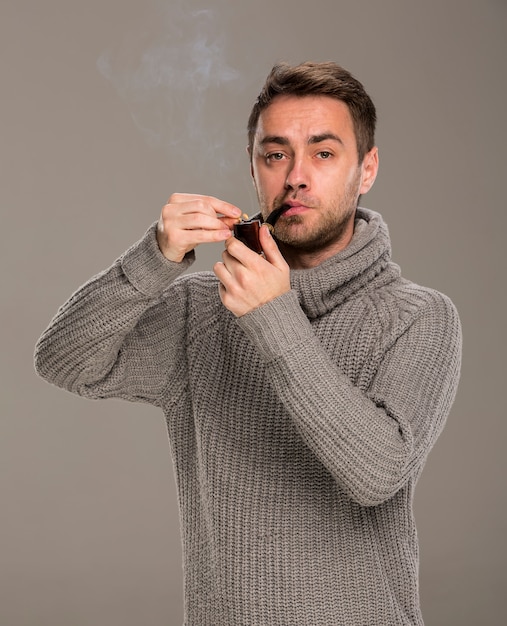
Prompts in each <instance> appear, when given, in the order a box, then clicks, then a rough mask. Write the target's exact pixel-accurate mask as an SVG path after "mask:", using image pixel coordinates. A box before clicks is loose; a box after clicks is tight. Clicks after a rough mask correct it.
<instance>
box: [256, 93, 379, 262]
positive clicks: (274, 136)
mask: <svg viewBox="0 0 507 626" xmlns="http://www.w3.org/2000/svg"><path fill="white" fill-rule="evenodd" d="M377 167H378V156H377V149H376V148H373V149H372V150H371V151H370V152H369V153H368V154H367V155H366V156H365V158H364V160H363V163H362V164H361V165H358V152H357V144H356V137H355V134H354V127H353V122H352V117H351V115H350V112H349V109H348V107H347V105H346V104H344V103H343V102H341V101H339V100H337V99H335V98H331V97H328V96H303V97H298V96H277V97H276V98H275V99H274V100H273V102H272V103H271V104H270V105H269V106H268V107H267V108H266V109H265V110H264V111H263V112H262V113H261V115H260V117H259V122H258V125H257V129H256V133H255V137H254V142H253V146H252V154H251V168H252V176H253V179H254V184H255V188H256V190H257V196H258V199H259V205H260V209H261V212H262V215H263V217H264V218H266V217H267V216H268V215H269V213H271V211H273V210H274V209H276V208H278V207H280V206H281V205H283V204H288V205H290V208H289V209H288V210H287V211H285V212H284V213H283V214H282V215H281V217H280V218H279V219H278V221H277V223H276V226H275V235H276V238H277V239H278V241H279V243H280V244H281V247H282V249H285V251H286V252H290V253H291V256H294V253H300V254H304V253H307V254H317V255H318V256H319V261H322V260H323V258H322V256H325V257H326V258H327V257H329V256H331V255H332V254H335V253H336V252H337V251H339V250H340V249H342V248H344V247H345V246H346V245H347V244H348V242H349V241H350V238H351V236H352V232H353V224H354V214H355V209H356V207H357V202H358V198H359V195H360V194H363V193H366V192H367V191H368V190H369V189H370V187H371V186H372V184H373V182H374V180H375V176H376V173H377Z"/></svg>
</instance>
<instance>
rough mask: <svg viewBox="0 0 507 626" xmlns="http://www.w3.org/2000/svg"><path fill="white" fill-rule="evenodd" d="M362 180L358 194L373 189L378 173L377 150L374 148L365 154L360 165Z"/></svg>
mask: <svg viewBox="0 0 507 626" xmlns="http://www.w3.org/2000/svg"><path fill="white" fill-rule="evenodd" d="M361 169H362V178H361V187H360V189H359V193H360V194H363V193H367V192H368V191H370V189H371V188H372V187H373V183H374V182H375V179H376V178H377V172H378V148H377V146H374V147H373V148H372V149H371V150H370V151H369V152H368V153H366V155H365V157H364V159H363V162H362V164H361Z"/></svg>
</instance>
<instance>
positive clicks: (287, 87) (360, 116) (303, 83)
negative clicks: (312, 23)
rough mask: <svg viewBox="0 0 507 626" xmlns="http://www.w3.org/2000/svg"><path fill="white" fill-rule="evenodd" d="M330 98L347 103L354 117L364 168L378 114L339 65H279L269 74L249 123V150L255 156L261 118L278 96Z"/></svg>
mask: <svg viewBox="0 0 507 626" xmlns="http://www.w3.org/2000/svg"><path fill="white" fill-rule="evenodd" d="M279 95H291V96H330V97H332V98H336V99H337V100H341V101H342V102H344V103H345V104H346V105H347V106H348V108H349V111H350V114H351V116H352V122H353V125H354V133H355V136H356V143H357V152H358V158H359V163H360V164H361V163H362V161H363V159H364V157H365V155H366V153H367V152H369V151H370V150H371V149H372V148H373V146H374V145H375V125H376V121H377V114H376V111H375V105H374V104H373V102H372V100H371V98H370V96H369V95H368V94H367V93H366V91H365V89H364V87H363V85H362V84H361V83H360V82H359V81H358V80H357V79H356V78H354V76H352V74H351V73H350V72H348V71H347V70H345V69H344V68H343V67H341V66H340V65H338V64H336V63H332V62H326V63H312V62H309V61H308V62H306V63H301V64H300V65H296V66H291V65H289V64H288V63H277V64H276V65H275V66H274V67H273V69H272V70H271V72H270V73H269V75H268V77H267V79H266V82H265V83H264V86H263V88H262V90H261V92H260V94H259V96H258V98H257V100H256V101H255V104H254V106H253V108H252V112H251V113H250V117H249V119H248V148H249V151H250V154H252V147H253V142H254V136H255V131H256V130H257V124H258V122H259V116H260V114H261V113H262V111H263V110H264V109H266V108H267V107H268V106H269V105H270V104H271V102H272V101H273V99H274V98H276V96H279Z"/></svg>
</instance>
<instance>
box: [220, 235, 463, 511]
mask: <svg viewBox="0 0 507 626" xmlns="http://www.w3.org/2000/svg"><path fill="white" fill-rule="evenodd" d="M261 230H262V233H261V243H262V245H263V249H264V253H265V255H264V256H265V258H263V257H259V256H258V255H257V256H256V255H255V254H253V253H252V252H251V251H250V250H248V249H247V248H246V247H244V246H243V245H242V244H241V243H240V242H237V241H234V240H228V241H227V243H226V248H227V249H226V251H225V253H224V259H223V263H217V264H216V266H215V273H216V275H217V277H218V278H219V279H220V281H221V283H222V287H221V296H222V301H223V303H224V305H225V306H226V307H227V308H229V309H230V310H231V311H232V312H233V313H234V314H235V315H236V316H237V317H238V324H239V325H240V326H241V327H242V328H243V330H244V331H245V332H246V333H247V335H248V336H249V337H250V339H251V341H252V343H253V344H254V345H256V346H257V349H258V350H259V352H260V354H262V356H263V357H264V359H265V361H266V363H267V367H268V368H269V370H270V374H271V376H270V379H271V381H272V384H273V386H274V387H275V389H276V390H277V393H278V395H279V397H280V399H281V400H282V402H283V404H284V406H285V407H286V409H287V411H288V412H289V413H290V414H291V415H292V417H293V419H294V422H295V424H296V425H297V426H298V429H299V431H300V433H301V435H302V437H303V439H304V440H305V442H306V443H307V445H308V446H309V447H310V448H311V449H312V450H313V452H314V453H315V455H316V456H317V457H318V458H319V459H320V460H321V462H322V463H323V464H324V465H325V466H326V467H327V468H328V470H329V471H330V472H331V474H333V476H335V478H336V480H337V481H338V483H339V484H340V485H341V486H342V488H343V489H344V490H345V491H346V492H347V493H348V494H349V496H350V497H351V498H352V499H354V500H355V501H357V502H358V503H360V504H362V505H364V506H371V505H375V504H379V503H381V502H383V501H385V500H387V499H389V498H391V497H392V496H393V495H394V494H395V493H396V492H397V491H398V490H399V489H400V488H401V487H402V486H403V485H404V484H405V483H406V482H407V480H408V479H409V478H411V477H412V476H414V475H416V473H417V472H418V471H419V470H420V468H421V467H422V465H423V464H424V461H425V459H426V457H427V455H428V452H429V450H430V449H431V447H432V445H433V444H434V443H435V441H436V439H437V437H438V435H439V434H440V432H441V429H442V427H443V424H444V422H445V419H446V417H447V414H448V412H449V410H450V407H451V404H452V401H453V399H454V396H455V393H456V388H457V384H458V378H459V369H460V363H461V327H460V323H459V319H458V315H457V313H456V310H455V308H454V306H453V305H452V303H451V302H450V300H449V299H448V298H446V297H445V296H442V295H441V294H439V293H437V292H434V291H430V290H421V292H420V294H419V296H418V297H419V305H418V309H417V314H416V313H414V314H413V315H412V316H411V317H410V319H409V320H408V321H407V319H406V317H404V318H403V319H401V317H402V316H400V319H399V320H398V324H396V323H393V324H392V326H391V328H390V329H389V332H386V334H385V337H384V344H383V346H382V349H381V350H379V351H378V354H377V355H376V359H377V360H376V362H375V364H374V367H375V371H376V375H375V378H374V380H373V381H372V382H371V384H370V386H369V387H368V388H367V389H364V388H359V387H358V386H355V385H354V384H353V383H352V381H351V380H350V379H349V378H348V377H347V376H346V375H345V374H344V373H343V372H342V371H341V370H340V369H339V367H338V366H337V365H336V363H335V362H334V361H333V360H332V358H331V356H330V355H329V354H328V352H327V351H326V350H325V349H324V347H323V346H322V344H321V342H320V340H319V339H318V337H317V336H316V335H315V333H314V332H313V329H312V326H311V324H310V322H309V321H308V319H307V317H306V315H305V314H304V311H303V310H302V309H301V307H300V305H299V302H298V298H297V295H296V293H295V292H293V291H290V283H289V284H288V282H287V277H288V275H289V269H288V267H287V265H286V264H285V262H284V260H283V258H282V257H281V255H280V253H279V251H278V248H277V247H276V244H275V243H274V241H273V239H272V238H271V237H270V236H269V233H268V231H267V230H265V229H264V228H263V229H261ZM393 308H396V303H393Z"/></svg>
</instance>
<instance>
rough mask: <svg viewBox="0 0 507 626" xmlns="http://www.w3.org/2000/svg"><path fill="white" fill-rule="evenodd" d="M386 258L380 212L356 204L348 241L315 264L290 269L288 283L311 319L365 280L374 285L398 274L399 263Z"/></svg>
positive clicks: (386, 239) (388, 254) (386, 244)
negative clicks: (309, 267)
mask: <svg viewBox="0 0 507 626" xmlns="http://www.w3.org/2000/svg"><path fill="white" fill-rule="evenodd" d="M390 259H391V242H390V239H389V233H388V230H387V225H386V224H385V222H384V220H383V219H382V217H381V215H380V214H379V213H376V212H374V211H370V210H369V209H364V208H358V209H357V212H356V218H355V224H354V234H353V236H352V239H351V241H350V243H349V245H348V246H347V247H346V248H345V249H344V250H342V251H341V252H339V253H338V254H336V255H335V256H333V257H331V258H329V259H327V260H326V261H324V262H323V263H321V264H320V265H318V266H317V267H314V268H311V269H304V270H291V285H292V288H293V289H294V290H295V291H296V292H297V293H298V296H299V302H300V305H301V307H302V308H303V310H304V311H305V313H306V315H307V317H309V318H310V319H313V318H316V317H319V316H321V315H324V314H325V313H327V312H328V311H330V310H332V309H334V308H335V307H336V306H338V305H339V304H341V303H342V302H344V301H345V300H347V299H348V298H350V297H351V296H352V295H353V294H355V293H356V292H357V291H358V290H359V289H363V288H365V287H366V286H367V285H368V284H369V283H373V282H374V283H375V286H377V283H378V281H379V280H380V281H381V282H382V283H386V282H390V281H391V280H393V279H394V278H396V277H397V276H399V274H400V270H399V267H398V266H397V265H395V264H394V263H392V262H391V261H390ZM386 270H388V271H386ZM372 286H373V284H372Z"/></svg>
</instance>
